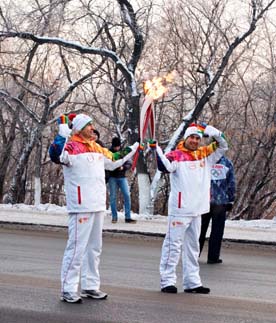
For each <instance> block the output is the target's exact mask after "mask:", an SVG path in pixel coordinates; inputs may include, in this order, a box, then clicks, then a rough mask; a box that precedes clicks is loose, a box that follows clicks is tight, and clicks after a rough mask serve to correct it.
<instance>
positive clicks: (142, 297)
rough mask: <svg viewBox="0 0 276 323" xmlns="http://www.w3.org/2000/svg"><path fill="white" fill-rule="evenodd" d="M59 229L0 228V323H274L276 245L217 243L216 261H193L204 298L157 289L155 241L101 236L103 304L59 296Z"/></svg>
mask: <svg viewBox="0 0 276 323" xmlns="http://www.w3.org/2000/svg"><path fill="white" fill-rule="evenodd" d="M65 243H66V233H65V232H43V231H21V230H14V231H12V230H7V229H0V245H1V249H0V258H1V265H0V290H1V293H0V322H1V323H17V322H18V323H19V322H20V323H34V322H36V323H37V322H39V323H44V322H45V323H52V322H53V323H54V322H55V323H63V322H64V323H65V322H66V323H71V322H74V323H82V322H86V323H88V322H99V323H100V322H118V323H134V322H137V323H138V322H139V323H155V322H156V323H157V322H158V323H160V322H166V323H170V322H174V323H178V322H185V323H189V322H192V323H197V322H204V323H209V322H210V323H211V322H212V323H222V322H226V323H228V322H229V323H230V322H233V323H237V322H246V323H249V322H252V323H253V322H254V323H258V322H262V323H264V322H274V323H275V322H276V278H275V277H276V276H275V271H276V249H275V247H268V246H267V247H263V246H254V245H242V244H234V243H233V244H228V245H224V246H223V252H222V255H223V260H224V263H223V264H221V265H207V264H206V253H205V252H203V255H202V256H201V259H200V264H201V278H202V281H203V282H204V285H205V286H208V287H210V288H211V294H210V295H190V294H185V293H183V292H182V287H181V267H180V266H179V268H178V289H179V293H178V294H176V295H168V294H163V293H160V290H159V273H158V265H159V259H160V250H161V245H162V239H160V238H156V239H154V238H147V239H146V240H145V239H144V238H141V237H137V236H120V235H118V234H116V235H114V236H111V235H105V236H104V248H103V254H102V258H101V259H102V261H101V270H100V272H101V280H102V289H103V290H104V291H106V292H107V293H108V294H109V297H108V299H107V300H106V301H94V300H85V301H84V302H83V304H67V303H63V302H60V301H59V288H60V282H59V273H60V265H61V259H62V255H63V251H64V247H65Z"/></svg>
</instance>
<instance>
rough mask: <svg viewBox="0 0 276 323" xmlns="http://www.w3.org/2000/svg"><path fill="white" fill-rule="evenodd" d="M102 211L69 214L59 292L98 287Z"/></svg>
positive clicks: (95, 288)
mask: <svg viewBox="0 0 276 323" xmlns="http://www.w3.org/2000/svg"><path fill="white" fill-rule="evenodd" d="M104 214H105V212H93V213H71V214H69V223H68V235H69V236H68V241H67V245H66V248H65V251H64V256H63V262H62V269H61V291H62V292H77V291H78V286H79V280H80V274H81V288H82V289H94V290H97V289H99V288H100V275H99V263H100V255H101V252H102V228H103V222H104Z"/></svg>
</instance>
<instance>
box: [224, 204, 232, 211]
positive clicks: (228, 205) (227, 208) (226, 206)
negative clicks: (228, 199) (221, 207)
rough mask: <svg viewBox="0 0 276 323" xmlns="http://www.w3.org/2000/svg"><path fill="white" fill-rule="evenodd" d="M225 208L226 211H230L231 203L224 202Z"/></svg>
mask: <svg viewBox="0 0 276 323" xmlns="http://www.w3.org/2000/svg"><path fill="white" fill-rule="evenodd" d="M225 209H226V211H227V212H229V211H231V210H232V209H233V203H227V204H225Z"/></svg>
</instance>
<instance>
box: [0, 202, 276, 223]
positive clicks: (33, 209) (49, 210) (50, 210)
mask: <svg viewBox="0 0 276 323" xmlns="http://www.w3.org/2000/svg"><path fill="white" fill-rule="evenodd" d="M4 210H6V211H11V212H20V211H22V216H23V214H24V213H34V214H37V213H38V214H39V213H46V214H48V215H51V214H55V215H58V214H60V215H64V214H67V212H66V207H65V206H62V207H61V206H58V205H54V204H49V203H47V204H39V205H38V206H34V205H27V204H14V205H12V204H0V211H4ZM106 217H107V218H108V217H109V218H110V219H111V214H110V210H107V212H106ZM132 217H133V218H134V219H137V220H139V221H152V222H163V223H166V222H167V217H166V216H162V215H144V214H136V213H132ZM118 218H119V221H120V220H122V221H123V220H124V214H123V212H118ZM226 225H227V226H228V227H231V228H262V229H266V228H276V217H274V218H273V219H272V220H263V219H262V220H249V221H247V220H227V221H226Z"/></svg>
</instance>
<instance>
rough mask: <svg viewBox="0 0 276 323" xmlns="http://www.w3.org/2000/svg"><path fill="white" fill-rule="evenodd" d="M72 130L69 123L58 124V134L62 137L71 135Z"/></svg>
mask: <svg viewBox="0 0 276 323" xmlns="http://www.w3.org/2000/svg"><path fill="white" fill-rule="evenodd" d="M71 132H72V130H71V129H70V128H69V127H68V124H67V123H61V124H59V125H58V134H59V135H60V136H61V137H64V138H67V137H69V136H70V135H71Z"/></svg>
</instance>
